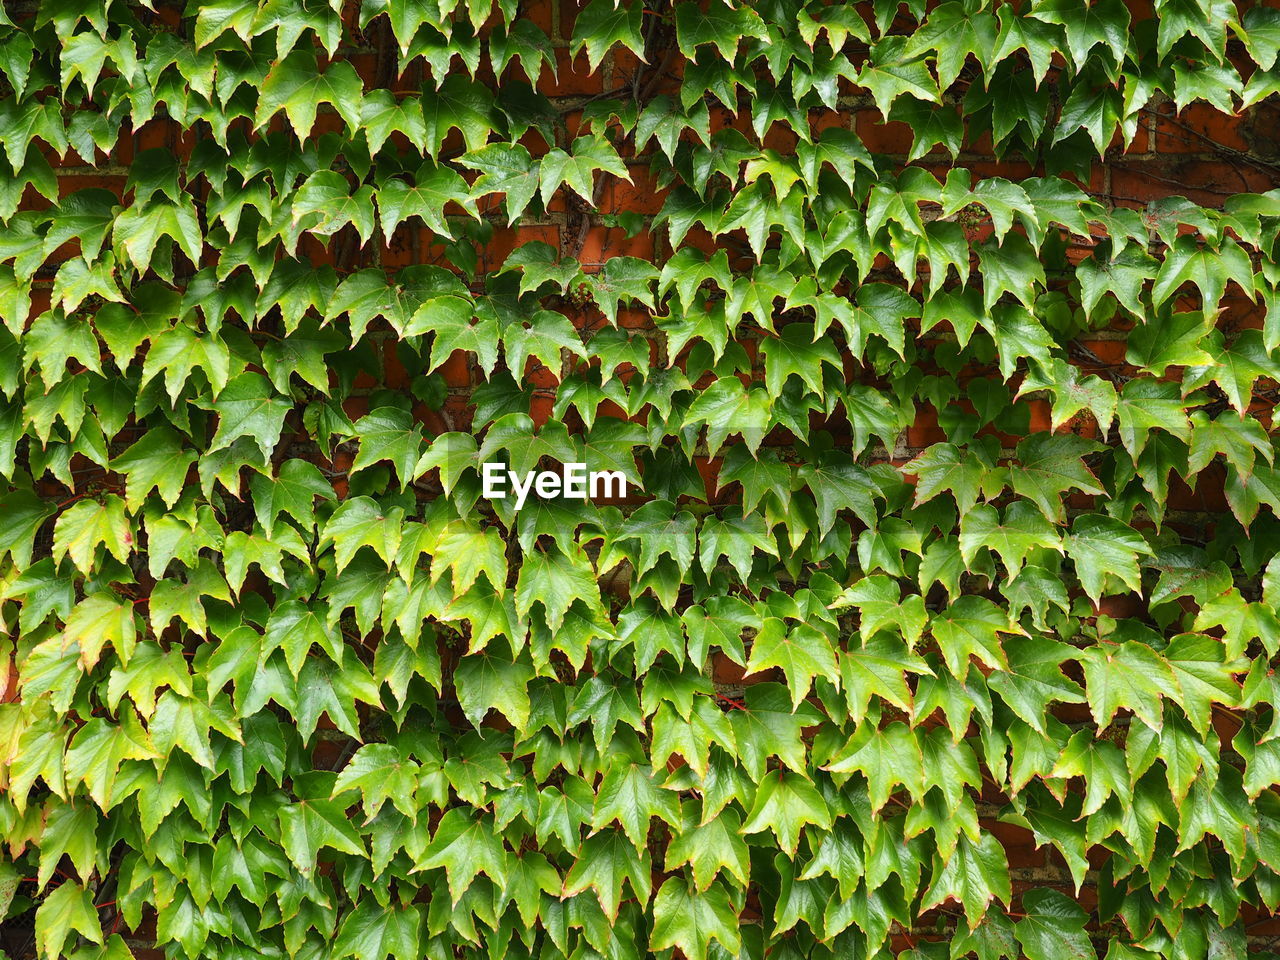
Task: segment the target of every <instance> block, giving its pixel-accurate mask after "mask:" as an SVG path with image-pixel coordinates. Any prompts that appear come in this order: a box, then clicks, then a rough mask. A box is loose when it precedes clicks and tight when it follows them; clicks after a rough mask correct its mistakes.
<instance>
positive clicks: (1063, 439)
mask: <svg viewBox="0 0 1280 960" xmlns="http://www.w3.org/2000/svg"><path fill="white" fill-rule="evenodd" d="M1098 449H1100V445H1099V444H1098V443H1096V442H1095V441H1092V440H1088V439H1085V438H1084V437H1079V436H1076V435H1075V434H1047V433H1037V434H1035V435H1033V436H1030V437H1027V438H1026V439H1025V440H1023V441H1021V442H1020V443H1019V444H1018V449H1017V456H1016V458H1015V460H1014V461H1013V462H1012V463H1011V464H1010V466H1009V483H1010V485H1011V486H1012V487H1013V490H1014V492H1015V493H1017V494H1019V495H1020V496H1023V497H1026V498H1027V499H1028V500H1030V501H1031V502H1033V503H1034V504H1036V506H1038V507H1039V508H1040V510H1041V512H1042V513H1043V514H1044V515H1045V517H1046V518H1048V519H1049V520H1052V521H1054V522H1055V523H1061V522H1062V520H1063V519H1064V518H1065V507H1064V506H1063V502H1062V498H1063V495H1064V494H1066V493H1067V492H1068V491H1070V490H1081V491H1083V492H1085V493H1087V494H1092V495H1094V496H1102V495H1103V494H1104V493H1105V491H1104V490H1103V489H1102V487H1101V486H1099V485H1098V481H1097V478H1096V477H1095V476H1094V475H1093V474H1092V473H1091V472H1090V470H1089V468H1088V467H1086V466H1085V464H1084V462H1083V459H1082V458H1083V457H1084V455H1085V454H1089V453H1093V452H1095V451H1097V450H1098Z"/></svg>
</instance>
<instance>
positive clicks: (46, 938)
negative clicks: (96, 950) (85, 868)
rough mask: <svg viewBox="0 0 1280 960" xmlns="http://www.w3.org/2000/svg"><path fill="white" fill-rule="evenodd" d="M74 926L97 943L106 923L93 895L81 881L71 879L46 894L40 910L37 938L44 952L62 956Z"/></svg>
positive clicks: (42, 952)
mask: <svg viewBox="0 0 1280 960" xmlns="http://www.w3.org/2000/svg"><path fill="white" fill-rule="evenodd" d="M72 930H74V931H75V932H76V933H78V934H80V935H82V936H85V937H88V938H89V939H90V940H92V941H93V942H94V943H98V944H100V943H102V927H101V925H100V924H99V923H98V912H97V911H96V910H95V909H94V906H93V897H92V895H91V894H90V893H89V891H88V890H86V889H85V888H84V887H82V886H80V885H79V884H76V883H71V882H70V881H67V882H65V883H61V884H59V885H58V886H57V887H56V888H55V889H54V890H53V891H52V892H51V893H50V894H49V895H48V896H47V897H45V898H44V900H43V902H41V904H40V909H39V910H37V911H36V937H35V938H36V945H37V947H38V948H39V950H40V955H41V956H42V957H50V958H54V957H61V956H62V948H63V946H64V945H65V944H66V942H67V937H68V935H69V934H70V933H71V931H72Z"/></svg>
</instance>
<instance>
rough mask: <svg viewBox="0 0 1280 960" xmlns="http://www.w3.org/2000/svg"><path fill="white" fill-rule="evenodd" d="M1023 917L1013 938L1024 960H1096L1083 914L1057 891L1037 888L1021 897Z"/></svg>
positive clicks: (1017, 924)
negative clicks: (1022, 952) (1023, 953)
mask: <svg viewBox="0 0 1280 960" xmlns="http://www.w3.org/2000/svg"><path fill="white" fill-rule="evenodd" d="M1022 908H1023V912H1024V914H1025V916H1024V917H1023V918H1022V919H1021V920H1018V921H1017V922H1016V923H1015V924H1014V935H1015V936H1016V937H1017V938H1018V943H1020V944H1022V949H1023V951H1024V952H1025V953H1026V955H1027V958H1028V960H1083V958H1086V957H1088V958H1092V957H1096V956H1097V954H1096V953H1094V950H1093V944H1091V943H1090V942H1089V937H1088V935H1087V934H1086V933H1085V932H1084V925H1085V921H1086V920H1087V919H1088V918H1087V916H1086V914H1085V912H1084V911H1083V910H1081V909H1080V907H1079V905H1077V904H1076V903H1075V902H1074V901H1072V900H1071V899H1069V898H1068V897H1066V896H1065V895H1064V894H1062V893H1059V892H1058V891H1057V890H1047V889H1043V888H1038V889H1035V890H1029V891H1027V892H1026V893H1024V894H1023V895H1022Z"/></svg>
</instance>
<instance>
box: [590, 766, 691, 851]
mask: <svg viewBox="0 0 1280 960" xmlns="http://www.w3.org/2000/svg"><path fill="white" fill-rule="evenodd" d="M653 817H660V818H661V819H663V820H665V821H666V822H667V823H668V824H670V825H671V826H673V827H674V826H679V824H680V804H679V801H678V800H677V799H676V795H675V794H674V793H672V792H671V791H670V790H666V789H664V788H663V787H661V786H660V785H659V784H658V780H657V777H656V776H655V772H654V770H653V768H652V767H650V766H648V765H642V764H638V763H635V762H634V761H631V760H628V759H627V758H626V757H621V756H620V757H617V758H615V759H614V761H613V762H612V763H611V764H610V765H609V768H608V770H607V771H606V772H605V775H604V779H603V780H602V781H601V782H600V788H599V791H598V792H597V793H596V802H595V812H594V813H593V814H592V819H591V825H592V827H593V828H595V829H597V830H599V829H601V828H603V827H606V826H608V825H609V824H611V823H613V822H614V821H617V822H618V823H619V824H621V825H622V830H623V832H624V833H625V834H626V835H627V838H628V839H629V840H630V841H631V843H632V844H633V845H634V846H635V848H636V851H637V852H639V851H640V850H642V849H643V848H644V845H645V842H646V840H647V838H648V836H649V824H650V821H651V820H652V819H653Z"/></svg>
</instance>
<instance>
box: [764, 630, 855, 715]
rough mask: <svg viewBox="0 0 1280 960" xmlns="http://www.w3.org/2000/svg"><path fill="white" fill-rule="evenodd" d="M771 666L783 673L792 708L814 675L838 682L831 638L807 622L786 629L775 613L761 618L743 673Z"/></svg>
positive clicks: (838, 672)
mask: <svg viewBox="0 0 1280 960" xmlns="http://www.w3.org/2000/svg"><path fill="white" fill-rule="evenodd" d="M771 667H778V668H780V669H781V670H782V672H783V673H785V674H786V677H787V685H788V687H790V689H791V705H792V708H793V709H795V708H798V707H799V706H800V704H801V702H802V701H803V700H804V698H805V697H806V696H807V695H808V693H809V687H810V686H811V685H812V683H813V679H814V678H815V677H823V678H824V679H827V680H830V681H831V682H832V683H834V684H836V685H837V686H838V685H839V683H840V668H839V666H838V665H837V663H836V655H835V651H834V650H833V649H832V647H831V641H830V640H828V639H827V635H826V634H825V633H823V632H822V631H821V630H818V629H816V628H814V627H812V626H810V625H809V624H799V625H798V626H796V627H794V628H793V629H792V630H790V631H788V630H787V626H786V624H785V623H784V622H783V621H782V620H780V619H778V618H777V617H766V618H765V620H764V623H763V624H761V626H760V631H759V633H757V634H756V638H755V641H754V642H753V644H752V646H751V657H750V658H749V659H748V660H747V673H760V672H761V671H764V670H768V669H769V668H771Z"/></svg>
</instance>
